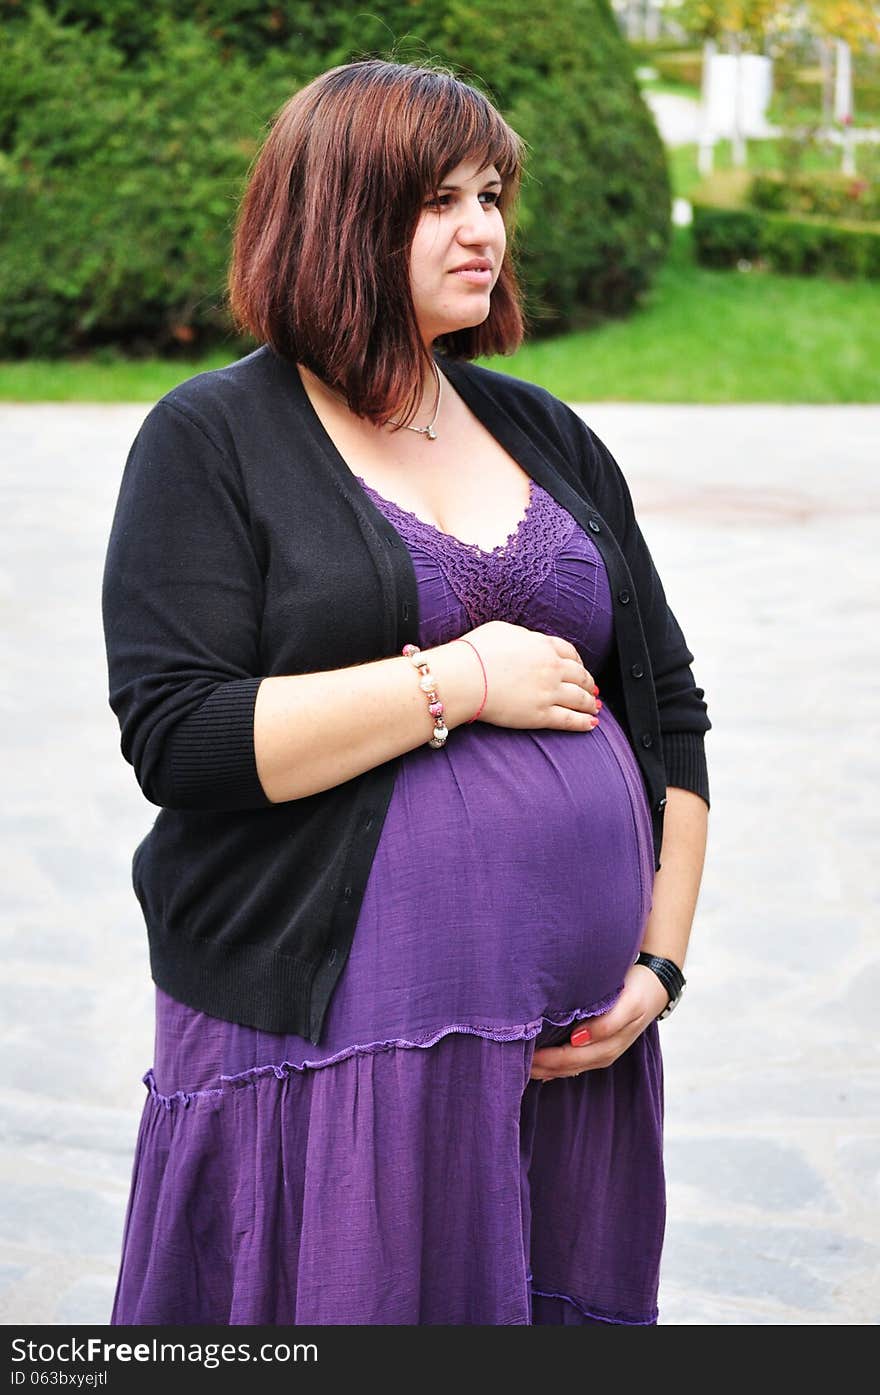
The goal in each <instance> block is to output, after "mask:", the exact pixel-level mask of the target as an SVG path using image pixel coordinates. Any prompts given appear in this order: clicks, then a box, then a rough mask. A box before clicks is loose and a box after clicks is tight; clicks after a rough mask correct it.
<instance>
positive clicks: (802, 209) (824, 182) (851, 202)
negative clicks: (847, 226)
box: [749, 172, 880, 223]
mask: <svg viewBox="0 0 880 1395" xmlns="http://www.w3.org/2000/svg"><path fill="white" fill-rule="evenodd" d="M749 203H750V204H752V206H753V207H755V208H763V209H767V210H769V211H770V212H773V213H808V214H816V215H820V216H825V217H829V218H840V219H843V220H845V221H853V222H865V223H876V222H880V184H877V183H873V184H872V183H871V182H870V181H869V180H867V179H862V178H859V177H857V176H855V175H849V174H839V173H831V172H824V173H810V174H795V175H791V176H784V175H782V174H778V173H775V172H771V173H766V174H756V175H755V176H754V178H753V180H752V183H751V188H750V190H749Z"/></svg>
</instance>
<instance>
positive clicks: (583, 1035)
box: [571, 1027, 593, 1046]
mask: <svg viewBox="0 0 880 1395" xmlns="http://www.w3.org/2000/svg"><path fill="white" fill-rule="evenodd" d="M592 1040H593V1034H592V1032H591V1031H590V1029H589V1027H578V1029H577V1031H576V1032H572V1034H571V1044H572V1046H586V1044H587V1042H588V1041H592Z"/></svg>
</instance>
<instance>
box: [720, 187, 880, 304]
mask: <svg viewBox="0 0 880 1395" xmlns="http://www.w3.org/2000/svg"><path fill="white" fill-rule="evenodd" d="M780 183H781V181H780V180H779V179H778V178H772V177H768V176H767V175H760V176H754V178H752V179H751V180H750V179H749V178H748V177H746V179H745V180H744V178H743V172H742V171H736V172H735V178H733V179H728V178H726V177H725V176H724V175H723V174H716V175H714V176H713V177H712V179H711V180H707V181H706V182H705V183H704V184H702V185H700V187H699V188H698V189H697V190H696V191H695V192H694V194H693V195H692V200H693V225H692V226H693V239H694V251H695V255H696V258H697V260H698V261H699V262H700V263H701V264H703V265H705V266H712V267H732V266H736V265H737V263H738V262H739V261H741V260H744V259H745V260H747V261H749V262H754V261H759V262H764V263H766V265H767V266H769V267H771V268H772V269H773V270H774V271H779V272H783V273H789V274H792V275H800V276H840V277H872V278H873V277H878V276H880V221H876V222H867V221H865V222H861V223H860V222H857V221H852V220H844V219H836V220H832V219H830V218H829V217H828V216H827V215H822V216H819V215H814V214H810V213H803V212H789V211H787V210H786V208H785V194H784V193H780V187H779V186H780ZM754 189H757V190H758V199H760V200H762V203H761V206H757V203H756V201H755V200H754V198H753V195H752V193H751V190H754Z"/></svg>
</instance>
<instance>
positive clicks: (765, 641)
mask: <svg viewBox="0 0 880 1395" xmlns="http://www.w3.org/2000/svg"><path fill="white" fill-rule="evenodd" d="M578 410H580V411H581V412H582V414H583V415H584V416H585V418H586V419H587V420H588V421H589V422H590V424H591V425H592V426H593V427H594V429H595V430H596V431H597V432H598V433H599V435H600V436H601V437H602V438H603V440H605V441H606V443H607V444H608V446H609V447H610V448H611V450H612V451H613V452H614V454H615V456H616V458H617V459H618V461H619V462H620V464H621V466H622V467H623V469H624V472H625V474H626V477H627V479H628V481H629V484H630V487H631V490H632V493H633V496H634V499H635V501H636V507H637V511H638V516H639V519H640V521H641V525H642V528H643V531H644V533H645V536H646V538H647V541H648V544H649V546H650V547H651V550H652V553H653V555H654V558H655V561H656V563H657V566H658V570H659V571H660V574H661V576H662V578H663V581H664V584H665V586H666V590H667V595H668V597H669V600H670V603H671V605H672V607H673V609H674V610H675V611H676V613H677V614H678V616H679V618H680V620H681V622H682V626H683V628H684V631H685V634H686V636H687V640H688V643H689V645H690V647H691V649H692V650H693V652H694V654H695V655H696V661H695V665H694V667H695V673H696V676H697V681H698V683H700V684H701V685H702V686H703V687H704V688H705V689H706V694H707V699H708V701H709V703H710V715H711V717H712V720H713V723H714V729H713V731H712V732H711V733H710V734H709V737H708V739H707V749H708V753H709V764H710V780H711V792H712V814H711V816H710V843H709V853H708V858H707V867H706V873H705V877H704V881H703V888H702V891H701V896H700V903H699V906H698V908H697V916H696V922H695V928H694V935H693V940H692V948H691V953H690V955H689V959H688V966H687V967H688V979H689V984H688V991H687V994H686V997H685V1001H684V1002H683V1004H682V1006H681V1008H680V1010H679V1011H678V1012H677V1013H676V1014H675V1016H674V1017H673V1018H671V1019H670V1020H669V1021H668V1022H667V1023H665V1024H664V1025H663V1028H662V1033H663V1044H664V1057H665V1070H666V1106H667V1171H668V1180H669V1221H668V1229H667V1246H666V1255H665V1262H664V1272H663V1285H662V1290H661V1320H662V1321H663V1322H665V1323H669V1324H677V1325H684V1324H688V1325H690V1324H699V1325H708V1324H725V1325H726V1324H731V1325H745V1324H756V1325H769V1324H785V1325H788V1324H810V1325H814V1324H818V1325H831V1324H873V1323H876V1322H877V1321H878V1318H880V1294H878V1280H877V1275H878V1272H880V1269H878V1260H880V1207H878V1200H880V1063H878V1048H877V1037H876V1030H875V1019H876V1002H877V998H878V992H880V954H878V942H877V933H876V931H877V910H878V897H880V892H878V887H877V879H876V875H875V871H874V869H875V863H876V848H877V833H878V828H877V824H878V818H877V812H876V811H877V796H876V791H877V788H878V784H880V746H878V743H877V739H876V730H875V722H874V714H875V712H876V693H877V691H878V686H880V650H878V644H877V640H876V634H877V630H878V608H880V588H878V580H880V549H878V546H877V543H878V536H877V515H878V508H880V484H878V480H877V471H876V466H877V461H878V439H880V408H877V407H858V406H854V407H806V406H805V407H774V406H767V405H762V406H757V407H726V406H713V407H692V406H647V405H630V404H617V403H602V404H596V405H593V406H583V407H580V408H579V409H578ZM146 411H147V407H145V406H82V405H70V406H68V405H55V404H52V405H44V406H27V405H14V404H10V405H6V406H2V405H0V442H2V450H3V458H4V461H5V464H4V468H3V471H2V475H0V491H2V494H0V520H2V522H0V528H2V544H3V545H2V552H0V613H2V625H0V657H2V660H3V662H2V665H0V673H2V679H0V704H2V710H3V712H4V715H5V718H6V720H5V721H3V723H2V735H0V744H2V759H3V769H4V772H5V779H4V788H5V790H6V799H5V801H4V807H3V809H2V811H0V820H2V831H3V838H2V844H0V846H2V848H3V859H4V864H3V873H4V875H3V883H2V884H3V894H2V903H0V940H2V953H3V963H4V970H5V975H4V978H5V987H4V993H3V1006H4V1013H3V1023H2V1028H0V1041H2V1047H3V1073H2V1077H0V1081H2V1084H0V1322H3V1323H6V1324H11V1323H66V1322H82V1323H96V1324H100V1323H105V1322H106V1321H107V1318H108V1316H109V1312H110V1307H111V1303H112V1298H113V1289H114V1285H115V1277H116V1271H117V1265H118V1258H119V1245H120V1241H121V1235H122V1226H123V1221H124V1215H125V1206H126V1202H127V1196H128V1186H129V1181H130V1172H131V1161H132V1157H133V1151H134V1143H135V1137H136V1133H137V1126H138V1121H139V1117H140V1111H141V1108H142V1105H143V1101H144V1094H145V1092H144V1086H143V1085H142V1083H141V1076H142V1075H143V1073H144V1071H145V1070H146V1068H147V1067H148V1066H149V1065H150V1064H151V1063H152V1047H153V1041H152V1031H153V1021H152V1008H153V989H152V984H151V981H150V978H149V964H148V957H147V949H146V933H145V930H144V926H143V922H142V919H141V913H140V909H139V907H138V905H137V902H136V901H135V899H134V893H133V891H132V889H131V884H130V864H131V855H132V852H133V851H134V848H135V846H136V845H137V843H138V841H139V840H140V838H141V837H142V836H143V835H144V833H146V831H147V830H148V828H149V827H150V825H151V823H152V821H153V818H154V817H155V813H156V810H155V808H154V806H153V805H151V804H149V803H148V802H147V801H146V800H145V799H144V798H143V796H142V795H141V793H140V791H139V789H138V787H137V784H136V781H135V779H134V774H133V772H132V770H131V768H130V767H129V766H128V765H127V764H126V763H125V761H124V760H123V758H122V756H121V754H120V750H119V730H118V727H117V724H116V719H115V717H114V716H113V714H112V712H111V711H110V708H109V706H108V704H107V700H106V682H107V679H106V661H105V654H104V645H103V635H102V630H101V616H100V585H101V572H102V567H103V560H104V551H105V548H106V542H107V536H108V533H109V527H110V520H111V517H112V511H113V506H114V504H115V499H116V493H117V490H118V485H119V477H120V473H121V470H122V465H123V463H124V460H125V456H126V453H127V451H128V447H129V445H130V443H131V440H132V439H133V437H134V435H135V432H136V431H137V428H138V426H139V424H140V422H141V420H142V419H143V417H144V415H145V413H146Z"/></svg>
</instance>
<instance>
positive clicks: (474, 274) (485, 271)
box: [449, 266, 492, 286]
mask: <svg viewBox="0 0 880 1395" xmlns="http://www.w3.org/2000/svg"><path fill="white" fill-rule="evenodd" d="M449 275H450V276H457V277H459V279H460V280H462V281H469V282H470V283H471V284H472V285H474V286H487V285H489V284H490V282H491V280H492V270H491V267H488V266H487V267H482V268H480V269H479V270H478V269H477V268H476V267H468V268H467V270H465V271H450V273H449Z"/></svg>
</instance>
